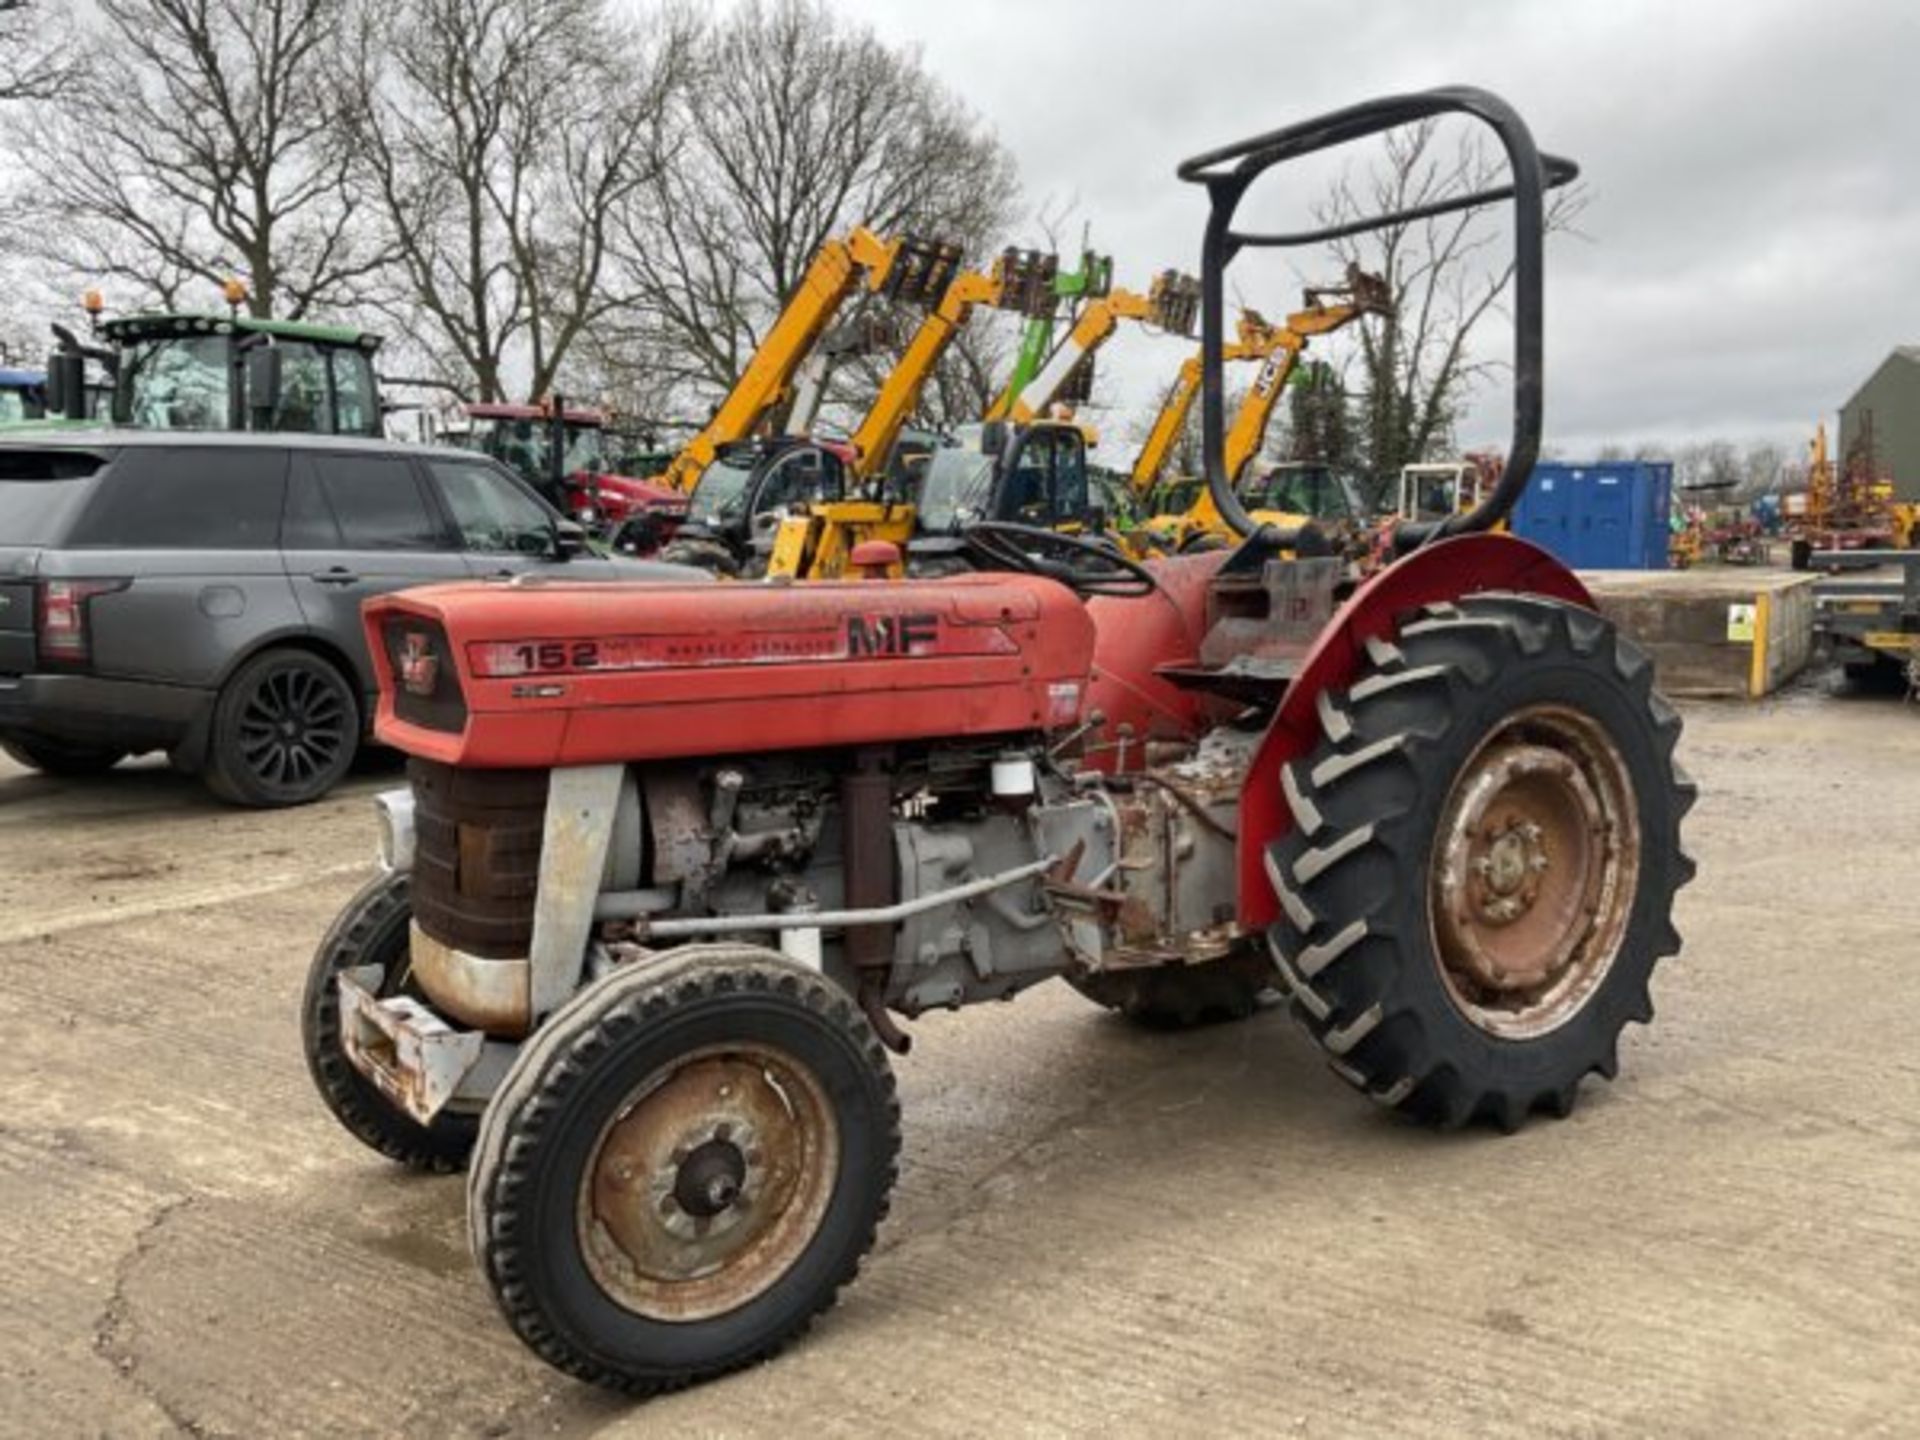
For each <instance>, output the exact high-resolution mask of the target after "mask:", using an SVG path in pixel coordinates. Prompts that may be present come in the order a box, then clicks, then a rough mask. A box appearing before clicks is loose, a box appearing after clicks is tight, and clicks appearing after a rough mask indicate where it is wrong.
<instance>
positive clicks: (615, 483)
mask: <svg viewBox="0 0 1920 1440" xmlns="http://www.w3.org/2000/svg"><path fill="white" fill-rule="evenodd" d="M607 418H608V417H607V414H606V412H605V411H603V410H589V409H579V408H576V407H574V406H570V405H567V404H566V403H565V402H564V401H562V400H560V399H559V398H558V397H555V398H554V399H553V400H552V401H551V402H550V403H546V404H541V405H508V404H501V403H496V402H486V403H477V404H471V405H465V406H462V407H461V423H459V424H458V425H457V426H456V427H455V428H453V429H451V430H449V431H448V432H447V433H446V434H445V436H444V437H443V438H444V439H445V440H447V442H448V443H450V444H456V445H462V446H464V447H466V448H467V449H470V450H477V451H479V452H481V453H482V454H485V455H491V456H492V457H493V458H494V459H496V460H498V461H500V462H501V463H502V464H505V465H507V466H509V467H510V468H512V469H513V470H516V471H518V472H519V474H520V475H521V477H522V478H523V479H525V480H526V481H527V483H528V484H530V485H532V486H533V487H534V488H535V489H537V490H539V491H540V492H541V493H542V494H544V495H545V496H546V497H547V498H548V499H549V500H551V501H552V502H553V504H554V505H555V506H557V507H558V508H559V509H560V510H561V511H563V512H564V513H565V514H567V515H568V516H570V517H571V518H573V519H575V520H577V521H579V522H580V523H581V524H582V525H584V526H586V527H587V528H588V529H589V530H597V531H606V532H612V531H616V530H620V529H621V528H622V527H623V526H626V527H630V529H631V530H632V532H633V533H636V534H638V533H645V534H646V535H647V537H648V543H649V544H650V545H651V546H658V545H659V544H661V543H664V541H665V540H666V539H668V538H669V537H670V536H671V535H672V534H673V532H674V530H675V529H676V528H677V527H678V525H679V523H680V520H681V519H682V518H683V517H684V516H685V515H686V513H687V497H686V496H684V495H682V494H681V493H680V492H679V491H677V490H675V489H673V488H672V487H670V486H666V485H659V484H655V483H654V482H653V481H651V480H641V479H637V478H635V477H634V476H631V475H620V474H616V473H614V471H613V470H612V469H611V468H610V467H611V465H612V464H613V463H614V462H613V460H612V458H611V457H610V456H609V454H608V449H607V438H608V434H609V432H608V430H607Z"/></svg>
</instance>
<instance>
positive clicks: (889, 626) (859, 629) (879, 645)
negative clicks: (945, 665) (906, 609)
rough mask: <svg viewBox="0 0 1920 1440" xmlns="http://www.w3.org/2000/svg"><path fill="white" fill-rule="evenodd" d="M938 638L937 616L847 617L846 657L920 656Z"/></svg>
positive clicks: (931, 646)
mask: <svg viewBox="0 0 1920 1440" xmlns="http://www.w3.org/2000/svg"><path fill="white" fill-rule="evenodd" d="M939 638H940V617H939V616H938V615H849V616H848V617H847V654H848V655H851V656H854V657H856V658H857V657H859V656H862V655H921V654H925V653H926V652H927V651H928V650H930V649H932V648H933V646H934V644H935V642H936V641H938V640H939Z"/></svg>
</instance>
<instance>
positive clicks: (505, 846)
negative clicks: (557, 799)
mask: <svg viewBox="0 0 1920 1440" xmlns="http://www.w3.org/2000/svg"><path fill="white" fill-rule="evenodd" d="M407 778H408V780H409V781H411V782H412V785H413V806H414V811H413V817H414V859H413V918H414V920H415V922H416V923H418V925H419V926H420V928H421V929H422V930H424V931H426V933H427V934H428V935H430V936H432V937H433V938H434V939H435V940H438V941H440V942H441V943H442V944H444V945H451V946H454V947H455V948H456V949H460V950H464V951H466V952H467V953H468V954H470V955H480V956H484V957H486V958H488V959H493V960H505V959H514V958H517V957H519V956H522V955H525V954H526V953H527V951H528V949H529V948H530V947H531V945H532V943H533V903H534V892H535V891H536V889H537V888H538V886H539V880H540V833H541V829H542V827H543V825H544V824H545V821H546V813H547V772H546V771H545V770H464V769H460V768H458V767H456V766H452V765H439V764H435V763H433V762H432V761H428V760H417V759H416V760H409V761H408V762H407Z"/></svg>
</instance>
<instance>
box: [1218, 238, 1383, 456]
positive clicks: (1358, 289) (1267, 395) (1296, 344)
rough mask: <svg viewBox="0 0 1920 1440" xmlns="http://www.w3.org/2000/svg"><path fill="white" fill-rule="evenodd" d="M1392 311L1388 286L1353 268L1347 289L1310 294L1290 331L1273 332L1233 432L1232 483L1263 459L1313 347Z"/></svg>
mask: <svg viewBox="0 0 1920 1440" xmlns="http://www.w3.org/2000/svg"><path fill="white" fill-rule="evenodd" d="M1330 296H1333V297H1339V298H1340V301H1341V303H1339V304H1333V305H1329V304H1327V303H1326V301H1327V298H1328V297H1330ZM1391 308H1392V299H1391V296H1390V294H1389V292H1388V290H1387V285H1386V282H1385V281H1384V280H1382V279H1380V278H1379V277H1378V276H1375V275H1369V274H1367V273H1366V272H1365V271H1363V270H1361V269H1359V268H1358V267H1356V266H1349V267H1348V268H1347V280H1346V284H1344V285H1341V286H1337V287H1335V286H1328V287H1326V288H1323V289H1316V290H1309V291H1307V294H1306V308H1305V309H1304V310H1296V311H1295V312H1294V313H1293V314H1291V315H1289V316H1288V317H1287V323H1286V324H1285V325H1284V326H1282V327H1281V328H1280V329H1278V330H1274V331H1271V332H1269V336H1268V339H1267V346H1268V348H1267V350H1266V352H1265V354H1264V355H1256V356H1253V357H1250V358H1258V359H1262V360H1263V361H1264V362H1265V363H1263V364H1262V365H1261V366H1260V373H1259V374H1258V375H1256V376H1255V377H1254V381H1253V385H1252V386H1251V387H1250V388H1249V389H1248V391H1247V395H1246V398H1245V399H1244V400H1242V401H1241V402H1240V409H1239V411H1238V413H1236V414H1235V415H1234V417H1233V425H1232V426H1231V428H1229V429H1228V431H1227V437H1226V447H1225V455H1226V464H1227V478H1228V479H1230V480H1232V481H1234V482H1235V483H1236V484H1237V483H1238V482H1239V480H1240V476H1241V472H1243V471H1244V470H1245V469H1246V468H1247V463H1248V462H1249V461H1250V460H1252V459H1253V457H1254V456H1255V455H1257V454H1259V453H1260V446H1261V445H1262V444H1263V443H1264V442H1265V440H1266V438H1267V426H1268V424H1269V423H1271V422H1272V420H1273V412H1274V407H1275V406H1276V405H1277V404H1278V403H1279V400H1280V395H1281V392H1282V391H1284V390H1285V389H1286V388H1287V381H1288V380H1289V379H1291V378H1292V376H1293V368H1294V366H1295V365H1297V364H1298V363H1299V361H1300V352H1301V351H1302V350H1304V349H1306V348H1307V341H1309V340H1310V339H1312V338H1313V337H1314V336H1316V335H1330V334H1332V333H1333V332H1334V331H1335V330H1338V329H1340V328H1341V327H1342V326H1343V325H1348V324H1351V323H1352V322H1353V321H1355V320H1357V319H1359V318H1360V317H1361V316H1362V315H1383V314H1385V313H1386V312H1387V311H1388V310H1389V309H1391Z"/></svg>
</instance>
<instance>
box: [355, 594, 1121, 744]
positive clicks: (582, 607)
mask: <svg viewBox="0 0 1920 1440" xmlns="http://www.w3.org/2000/svg"><path fill="white" fill-rule="evenodd" d="M364 620H365V624H366V628H367V639H368V648H369V649H370V650H371V652H372V653H373V655H374V657H375V666H376V668H377V670H378V672H379V681H380V706H379V715H378V720H377V722H376V732H377V734H378V736H379V738H380V739H381V741H383V742H384V743H386V744H388V745H392V746H394V747H396V748H398V749H400V750H404V751H406V752H407V753H409V754H412V755H417V756H420V757H422V758H425V759H430V760H437V761H441V762H444V763H449V764H457V765H470V766H489V767H516V766H526V767H551V766H559V765H591V764H602V763H608V762H635V761H650V760H665V759H672V758H678V757H685V756H714V755H728V754H749V753H753V752H761V751H772V750H807V749H817V748H824V747H843V746H848V745H869V744H886V743H893V742H910V741H915V740H931V739H936V738H940V739H949V740H950V739H954V738H958V737H968V736H975V737H987V736H992V735H1024V734H1031V733H1032V732H1034V731H1045V730H1053V729H1058V728H1062V727H1065V726H1069V725H1072V724H1074V723H1075V722H1076V721H1077V720H1078V719H1079V717H1080V714H1081V710H1082V708H1083V705H1084V703H1085V697H1086V693H1087V687H1088V683H1089V679H1090V675H1091V670H1092V663H1093V644H1094V629H1093V621H1092V620H1091V619H1090V618H1089V616H1088V614H1087V610H1086V607H1085V606H1084V605H1083V604H1082V603H1081V602H1080V600H1079V599H1078V598H1077V597H1076V596H1075V595H1074V594H1073V593H1072V592H1071V591H1069V590H1067V589H1065V588H1064V587H1062V586H1060V585H1056V584H1054V583H1053V582H1052V581H1050V580H1042V579H1038V578H1036V577H1033V576H1024V575H980V576H962V577H954V578H951V579H945V580H930V581H877V580H868V581H858V582H852V583H846V584H811V585H780V584H742V585H706V584H703V585H669V584H611V585H609V584H591V583H589V584H582V583H577V582H575V583H568V582H560V583H547V584H534V585H525V584H507V585H501V584H487V583H476V582H466V583H461V584H455V585H442V586H428V587H425V588H422V589H417V590H408V591H405V592H402V593H399V594H395V595H388V596H381V597H379V598H377V599H373V600H370V601H368V602H367V605H366V607H365V610H364Z"/></svg>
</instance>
